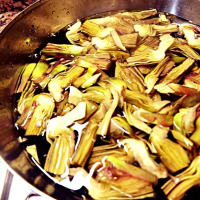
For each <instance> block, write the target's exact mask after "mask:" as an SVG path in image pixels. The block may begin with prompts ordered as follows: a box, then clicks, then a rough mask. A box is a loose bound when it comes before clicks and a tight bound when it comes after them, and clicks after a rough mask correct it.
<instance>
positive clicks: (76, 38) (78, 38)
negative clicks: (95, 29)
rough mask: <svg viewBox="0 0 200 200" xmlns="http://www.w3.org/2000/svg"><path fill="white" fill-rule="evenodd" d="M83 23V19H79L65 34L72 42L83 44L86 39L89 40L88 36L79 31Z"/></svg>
mask: <svg viewBox="0 0 200 200" xmlns="http://www.w3.org/2000/svg"><path fill="white" fill-rule="evenodd" d="M81 25H82V23H81V21H77V22H76V23H75V24H73V25H72V26H70V27H69V28H68V31H67V32H66V34H65V36H66V38H67V39H68V40H69V42H70V43H71V44H80V45H81V44H82V43H84V42H85V41H88V38H87V37H86V36H85V35H84V34H83V33H80V32H79V31H80V29H81Z"/></svg>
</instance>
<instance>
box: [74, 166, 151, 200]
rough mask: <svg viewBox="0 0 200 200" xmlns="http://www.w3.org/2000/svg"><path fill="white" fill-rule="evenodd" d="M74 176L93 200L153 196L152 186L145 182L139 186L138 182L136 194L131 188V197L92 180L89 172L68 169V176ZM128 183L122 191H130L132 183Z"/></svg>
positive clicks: (79, 169)
mask: <svg viewBox="0 0 200 200" xmlns="http://www.w3.org/2000/svg"><path fill="white" fill-rule="evenodd" d="M76 174H77V176H79V179H78V180H80V181H81V182H82V183H84V184H83V185H84V186H85V187H86V188H87V190H88V193H89V195H90V196H91V197H92V198H93V199H97V200H103V199H140V198H141V199H142V198H146V197H153V196H154V193H153V188H152V186H151V185H149V184H148V185H147V183H146V182H144V183H143V184H141V181H140V180H138V183H140V186H139V187H138V188H137V189H136V192H135V190H134V188H133V190H134V192H133V193H134V194H133V195H132V194H129V193H126V192H123V191H121V190H120V189H119V188H117V187H114V186H111V185H110V184H109V183H106V182H103V181H98V180H96V179H94V178H93V177H92V176H91V172H90V173H88V172H86V171H85V169H83V168H74V169H70V175H72V176H74V175H75V176H76ZM128 179H129V178H128ZM120 180H121V179H120ZM122 180H123V179H122ZM125 180H126V179H125ZM116 182H118V181H116ZM123 182H125V181H123ZM130 182H131V184H130V183H128V184H127V185H126V186H124V189H127V191H130V189H131V188H132V187H131V186H132V185H133V183H132V181H130ZM119 185H120V183H119V184H118V186H119ZM123 185H124V183H123V184H122V186H123ZM130 185H131V186H130ZM134 185H135V184H134ZM136 185H137V183H136ZM142 186H143V187H142ZM141 188H142V189H141ZM138 193H139V194H138Z"/></svg>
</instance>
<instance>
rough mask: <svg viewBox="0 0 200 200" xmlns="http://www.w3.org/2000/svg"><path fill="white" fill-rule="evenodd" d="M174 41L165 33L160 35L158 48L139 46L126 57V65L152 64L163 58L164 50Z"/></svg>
mask: <svg viewBox="0 0 200 200" xmlns="http://www.w3.org/2000/svg"><path fill="white" fill-rule="evenodd" d="M173 43H174V38H173V37H172V36H171V35H169V34H165V35H162V36H160V44H159V46H158V49H156V50H153V49H152V48H150V47H145V48H144V46H143V45H141V46H139V47H138V48H137V49H136V51H135V52H134V53H133V54H132V56H131V57H129V58H128V59H127V62H128V65H130V66H133V65H142V64H146V65H148V64H154V63H158V62H160V61H161V60H163V59H164V58H165V52H166V51H167V49H168V48H169V47H170V46H171V45H172V44H173Z"/></svg>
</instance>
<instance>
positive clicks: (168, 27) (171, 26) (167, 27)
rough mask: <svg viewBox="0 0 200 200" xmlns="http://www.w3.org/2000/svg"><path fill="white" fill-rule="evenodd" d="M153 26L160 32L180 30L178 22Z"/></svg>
mask: <svg viewBox="0 0 200 200" xmlns="http://www.w3.org/2000/svg"><path fill="white" fill-rule="evenodd" d="M152 27H153V29H154V30H155V31H156V32H157V33H158V34H165V33H173V32H178V25H176V24H169V25H152Z"/></svg>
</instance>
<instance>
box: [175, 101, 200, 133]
mask: <svg viewBox="0 0 200 200" xmlns="http://www.w3.org/2000/svg"><path fill="white" fill-rule="evenodd" d="M198 107H199V104H197V105H195V106H193V107H189V108H181V109H180V110H179V112H178V113H177V114H176V115H175V116H174V119H173V124H174V128H175V129H176V130H178V131H179V132H181V133H182V134H183V135H187V136H188V135H190V134H191V133H192V132H193V131H194V130H195V127H194V122H195V119H196V112H197V109H198Z"/></svg>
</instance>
